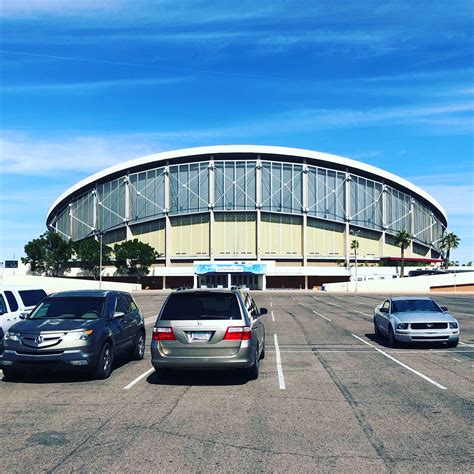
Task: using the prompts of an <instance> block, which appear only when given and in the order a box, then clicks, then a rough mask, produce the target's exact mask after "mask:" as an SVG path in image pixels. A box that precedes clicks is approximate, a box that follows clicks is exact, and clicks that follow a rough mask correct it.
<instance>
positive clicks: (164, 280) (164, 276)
mask: <svg viewBox="0 0 474 474" xmlns="http://www.w3.org/2000/svg"><path fill="white" fill-rule="evenodd" d="M165 289H166V275H163V290H165Z"/></svg>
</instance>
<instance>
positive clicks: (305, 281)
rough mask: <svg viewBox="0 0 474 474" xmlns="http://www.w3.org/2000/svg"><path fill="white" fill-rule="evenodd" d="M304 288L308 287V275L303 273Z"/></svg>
mask: <svg viewBox="0 0 474 474" xmlns="http://www.w3.org/2000/svg"><path fill="white" fill-rule="evenodd" d="M304 289H305V290H307V289H308V275H305V276H304Z"/></svg>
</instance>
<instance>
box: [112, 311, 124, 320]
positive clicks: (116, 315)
mask: <svg viewBox="0 0 474 474" xmlns="http://www.w3.org/2000/svg"><path fill="white" fill-rule="evenodd" d="M124 316H125V313H123V312H122V311H115V313H114V317H113V319H121V318H123V317H124Z"/></svg>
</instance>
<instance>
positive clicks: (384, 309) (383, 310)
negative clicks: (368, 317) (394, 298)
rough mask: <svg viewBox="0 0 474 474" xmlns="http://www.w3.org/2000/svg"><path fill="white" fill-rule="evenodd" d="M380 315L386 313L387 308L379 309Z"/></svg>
mask: <svg viewBox="0 0 474 474" xmlns="http://www.w3.org/2000/svg"><path fill="white" fill-rule="evenodd" d="M380 312H381V313H388V308H380Z"/></svg>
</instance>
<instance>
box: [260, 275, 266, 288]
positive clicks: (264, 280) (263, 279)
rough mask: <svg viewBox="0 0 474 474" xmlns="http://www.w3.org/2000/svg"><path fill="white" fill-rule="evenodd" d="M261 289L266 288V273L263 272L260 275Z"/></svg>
mask: <svg viewBox="0 0 474 474" xmlns="http://www.w3.org/2000/svg"><path fill="white" fill-rule="evenodd" d="M261 289H262V290H263V291H265V290H266V289H267V275H265V273H264V274H263V275H262V288H261Z"/></svg>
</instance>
